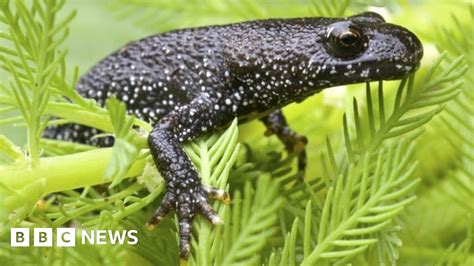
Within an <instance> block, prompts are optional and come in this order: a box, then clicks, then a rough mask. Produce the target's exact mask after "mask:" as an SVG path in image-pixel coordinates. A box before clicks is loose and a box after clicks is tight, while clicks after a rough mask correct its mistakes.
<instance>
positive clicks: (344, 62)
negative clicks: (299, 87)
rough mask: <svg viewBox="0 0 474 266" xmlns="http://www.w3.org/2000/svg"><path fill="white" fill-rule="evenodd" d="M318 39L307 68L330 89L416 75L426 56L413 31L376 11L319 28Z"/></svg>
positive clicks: (333, 21)
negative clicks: (326, 82) (384, 17)
mask: <svg viewBox="0 0 474 266" xmlns="http://www.w3.org/2000/svg"><path fill="white" fill-rule="evenodd" d="M317 39H318V41H317V44H316V46H318V48H319V49H317V50H316V51H315V52H314V54H312V55H311V57H310V58H309V63H308V65H310V69H311V72H317V73H318V75H317V76H318V77H319V78H321V77H323V79H324V80H328V83H330V84H328V85H330V86H333V85H338V84H349V83H358V82H364V81H372V80H390V79H399V78H402V77H404V76H406V75H407V74H410V73H413V72H414V71H415V70H416V69H417V68H418V66H419V64H420V60H421V58H422V56H423V46H422V45H421V42H420V40H419V39H418V38H417V37H416V36H415V35H414V34H413V33H412V32H410V31H409V30H407V29H405V28H403V27H401V26H398V25H394V24H390V23H386V22H385V20H384V19H383V18H382V16H380V15H379V14H377V13H373V12H366V13H362V14H359V15H355V16H352V17H348V18H344V19H335V20H332V21H330V22H328V23H327V25H325V26H323V27H320V28H319V29H318V38H317Z"/></svg>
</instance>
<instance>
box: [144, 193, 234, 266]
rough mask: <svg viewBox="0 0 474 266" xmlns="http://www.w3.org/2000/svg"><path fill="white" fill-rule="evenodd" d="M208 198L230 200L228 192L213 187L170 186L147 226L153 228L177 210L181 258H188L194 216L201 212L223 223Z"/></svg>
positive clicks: (211, 219)
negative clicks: (187, 187) (182, 189)
mask: <svg viewBox="0 0 474 266" xmlns="http://www.w3.org/2000/svg"><path fill="white" fill-rule="evenodd" d="M208 198H212V199H219V200H222V201H224V203H228V202H229V201H230V198H229V194H228V193H227V192H225V191H224V190H221V189H216V188H213V187H207V186H201V187H198V188H197V189H195V188H189V189H186V190H185V191H180V189H177V188H171V187H169V188H168V190H167V191H166V193H165V197H164V198H163V201H162V202H161V205H160V207H158V209H157V210H156V211H155V214H154V215H153V217H151V219H150V220H149V221H148V223H147V228H148V229H150V230H153V229H154V228H155V227H156V225H157V224H158V223H160V222H161V220H163V218H164V217H165V216H166V215H167V214H168V213H170V212H171V211H172V210H175V211H176V214H177V215H178V224H179V236H180V241H179V244H180V254H179V255H180V257H181V259H183V260H187V259H188V257H189V252H190V249H191V246H190V241H191V226H192V221H193V218H194V216H196V214H201V215H203V216H204V217H205V218H206V219H208V220H209V221H210V222H211V223H212V224H214V225H215V224H220V223H222V220H221V219H220V218H219V216H218V215H217V214H216V212H215V211H214V208H212V206H211V205H210V204H209V200H208Z"/></svg>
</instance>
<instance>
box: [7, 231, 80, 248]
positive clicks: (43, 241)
mask: <svg viewBox="0 0 474 266" xmlns="http://www.w3.org/2000/svg"><path fill="white" fill-rule="evenodd" d="M32 238H33V246H35V247H52V246H53V229H52V228H33V237H32ZM55 240H56V243H55V245H56V246H58V247H74V246H76V229H75V228H57V229H56V238H55ZM30 243H31V242H30V229H29V228H11V230H10V246H12V247H29V246H30Z"/></svg>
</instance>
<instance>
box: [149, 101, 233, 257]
mask: <svg viewBox="0 0 474 266" xmlns="http://www.w3.org/2000/svg"><path fill="white" fill-rule="evenodd" d="M209 104H210V102H209V103H207V100H206V99H201V98H200V99H196V100H194V101H192V102H191V103H190V104H188V105H186V106H181V107H180V108H179V109H177V110H175V111H173V112H171V113H169V114H168V115H166V116H164V117H163V118H162V119H160V120H159V121H158V122H157V124H156V125H155V127H154V129H153V130H152V132H151V133H150V135H149V137H148V145H149V147H150V151H151V155H152V156H153V159H154V161H155V164H156V167H157V168H158V171H159V172H160V173H161V175H162V176H163V178H164V179H165V181H166V192H165V196H164V198H163V201H162V202H161V205H160V207H159V208H158V209H157V210H156V212H155V214H154V215H153V217H152V218H151V219H150V220H149V222H148V228H149V229H153V228H154V227H155V226H156V225H157V224H158V223H159V222H160V221H161V220H162V219H163V218H164V217H165V216H166V215H167V214H168V213H169V212H171V211H173V210H174V211H176V214H177V216H178V223H179V235H180V257H181V258H182V259H185V260H186V259H187V258H188V256H189V253H190V240H191V239H190V238H191V224H192V221H193V219H194V217H195V216H196V215H197V214H201V215H203V216H204V217H205V218H207V219H208V220H209V221H210V222H211V223H213V224H217V223H220V221H221V220H220V218H219V216H217V214H216V212H215V211H214V209H213V208H212V206H211V205H210V203H209V198H217V199H220V200H223V201H228V200H229V196H228V194H227V193H226V192H224V191H222V190H219V189H216V188H209V187H204V186H203V185H202V184H201V179H200V178H199V175H198V173H197V171H196V169H195V168H194V165H193V164H192V162H191V161H190V159H189V158H188V157H187V155H186V153H185V152H184V150H183V148H182V142H183V141H186V140H191V139H194V138H196V137H198V136H200V135H202V134H203V133H206V132H207V130H211V129H212V128H213V127H214V126H215V125H216V123H217V122H218V119H215V118H216V117H215V115H216V113H215V110H214V111H213V109H212V107H211V106H210V105H209Z"/></svg>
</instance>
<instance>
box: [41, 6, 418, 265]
mask: <svg viewBox="0 0 474 266" xmlns="http://www.w3.org/2000/svg"><path fill="white" fill-rule="evenodd" d="M422 56H423V47H422V44H421V43H420V41H419V39H418V38H417V37H416V36H415V35H414V34H413V33H412V32H410V31H409V30H407V29H405V28H403V27H401V26H398V25H394V24H390V23H387V22H385V20H384V18H383V17H382V16H380V15H379V14H377V13H373V12H365V13H361V14H358V15H354V16H350V17H344V18H326V17H316V18H293V19H266V20H255V21H247V22H241V23H235V24H228V25H218V26H207V27H198V28H188V29H179V30H175V31H170V32H166V33H162V34H158V35H153V36H150V37H146V38H143V39H141V40H138V41H134V42H130V43H128V44H127V45H125V46H124V47H123V48H121V49H119V50H117V51H116V52H114V53H112V54H110V55H109V56H107V57H106V58H105V59H103V60H102V61H100V62H99V63H98V64H97V65H95V66H93V67H92V69H90V70H89V71H88V72H87V73H86V74H85V75H83V76H82V77H81V78H80V80H79V81H78V84H77V90H78V91H79V93H80V94H81V95H83V96H84V97H88V98H93V99H95V100H96V101H97V102H98V103H99V104H101V105H104V103H105V100H106V99H107V98H108V97H111V96H115V97H117V98H118V99H120V100H121V101H123V102H124V103H125V104H126V106H127V110H128V113H129V114H133V115H135V116H137V117H138V118H140V119H143V120H146V121H149V122H150V123H151V124H153V130H152V131H151V133H150V134H149V136H148V145H149V148H150V152H151V155H152V157H153V159H154V162H155V164H156V167H157V169H158V171H159V172H160V173H161V175H162V176H163V178H164V179H165V181H166V192H165V194H164V197H163V200H162V201H161V205H160V206H159V207H158V208H157V210H156V212H155V214H154V215H153V217H151V219H150V220H149V222H148V226H149V227H150V228H153V227H154V226H155V225H157V224H158V223H159V222H160V221H161V220H162V219H163V218H164V217H165V216H166V215H167V214H168V213H170V212H171V211H175V212H176V213H177V217H178V223H179V235H180V257H181V258H182V259H187V258H188V256H189V253H190V237H191V224H192V221H193V218H194V217H195V216H196V215H198V214H201V215H203V216H204V217H205V218H207V219H208V220H209V221H210V222H211V223H213V224H216V223H219V221H220V219H219V217H218V215H217V214H216V212H215V211H214V210H213V208H212V206H211V205H210V204H209V200H210V199H211V198H214V199H219V200H228V198H229V196H228V194H227V193H226V192H225V191H221V190H218V189H215V188H210V187H205V186H203V185H202V184H201V180H200V177H199V175H198V173H197V171H196V169H195V167H194V166H193V164H192V162H191V161H190V159H189V158H188V157H187V156H186V154H185V152H184V150H183V148H182V143H183V142H186V141H190V140H193V139H196V138H198V137H199V136H202V135H203V134H206V133H208V132H214V131H216V130H219V129H222V128H224V127H226V126H227V125H228V124H229V123H230V122H231V121H232V120H233V119H234V118H238V119H239V122H247V121H250V120H254V119H259V120H261V121H262V122H263V123H264V124H265V126H266V128H267V132H266V135H271V134H276V136H277V137H278V138H279V139H280V140H281V141H282V142H283V144H284V145H285V147H286V150H287V151H288V152H291V153H297V154H298V155H297V159H298V168H299V170H304V168H305V165H306V153H305V145H306V143H307V139H306V138H305V137H304V136H303V135H300V134H298V133H296V132H294V131H293V130H292V129H291V128H290V127H289V126H288V124H287V121H286V119H285V117H284V116H283V114H282V112H281V108H282V107H284V106H286V105H288V104H290V103H293V102H301V101H303V100H304V99H306V98H308V97H309V96H311V95H313V94H315V93H318V92H320V91H321V90H323V89H325V88H329V87H333V86H338V85H346V84H353V83H361V82H369V81H381V80H393V79H401V78H403V77H405V76H407V75H410V74H412V73H413V72H414V71H416V69H417V68H418V66H419V64H420V60H421V58H422ZM97 133H98V130H96V129H93V128H90V127H86V126H83V125H77V124H66V125H60V126H56V127H51V128H48V129H47V131H46V133H45V137H48V138H54V139H61V140H71V141H77V142H81V143H86V144H93V145H102V146H110V145H112V143H113V139H111V138H105V139H102V140H101V139H97V138H92V136H93V135H95V134H97ZM101 141H102V143H101Z"/></svg>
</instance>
